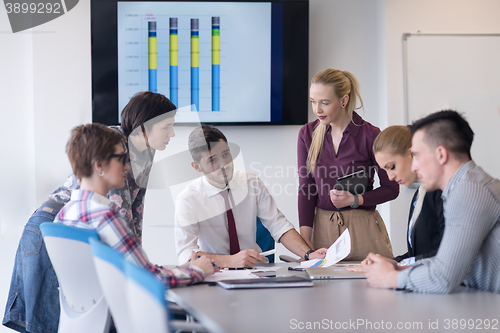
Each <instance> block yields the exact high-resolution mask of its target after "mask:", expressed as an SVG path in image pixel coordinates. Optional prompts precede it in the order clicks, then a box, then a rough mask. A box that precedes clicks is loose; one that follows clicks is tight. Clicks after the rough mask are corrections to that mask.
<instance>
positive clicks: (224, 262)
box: [197, 250, 266, 268]
mask: <svg viewBox="0 0 500 333" xmlns="http://www.w3.org/2000/svg"><path fill="white" fill-rule="evenodd" d="M197 254H198V255H199V256H206V257H208V258H209V259H212V260H213V261H214V263H215V264H216V265H217V266H219V267H221V268H225V267H247V268H251V267H253V266H255V264H257V262H259V261H261V262H266V258H265V257H263V256H261V255H260V254H259V252H257V251H255V250H242V251H240V252H238V253H236V254H233V255H229V254H226V255H225V254H212V253H206V252H202V251H199V252H198V253H197Z"/></svg>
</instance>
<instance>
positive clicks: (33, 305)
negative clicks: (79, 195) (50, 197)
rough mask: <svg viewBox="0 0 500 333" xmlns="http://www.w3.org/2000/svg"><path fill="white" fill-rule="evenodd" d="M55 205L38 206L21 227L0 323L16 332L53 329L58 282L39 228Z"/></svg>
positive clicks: (53, 212) (37, 332)
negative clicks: (22, 229)
mask: <svg viewBox="0 0 500 333" xmlns="http://www.w3.org/2000/svg"><path fill="white" fill-rule="evenodd" d="M57 213H58V209H57V210H56V209H53V208H51V207H49V206H47V205H45V204H44V205H42V206H41V207H40V208H38V209H37V210H36V211H35V212H34V213H33V215H31V218H30V219H29V220H28V223H26V226H25V227H24V232H23V235H22V236H21V241H20V242H19V247H18V248H17V253H16V260H15V264H14V272H13V273H12V280H11V282H10V290H9V297H8V299H7V306H6V307H5V315H4V318H3V321H2V324H3V325H5V326H7V327H9V328H11V329H13V330H16V331H19V332H32V333H57V327H58V325H59V312H60V309H59V289H58V287H59V285H58V283H57V277H56V274H55V272H54V268H53V267H52V263H51V262H50V259H49V256H48V254H47V250H46V248H45V243H44V242H43V238H42V234H41V232H40V224H41V223H44V222H53V221H54V218H55V217H56V215H57Z"/></svg>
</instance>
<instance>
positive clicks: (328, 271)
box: [306, 266, 366, 280]
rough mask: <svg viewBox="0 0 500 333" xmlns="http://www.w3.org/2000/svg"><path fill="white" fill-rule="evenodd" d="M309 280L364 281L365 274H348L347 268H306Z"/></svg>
mask: <svg viewBox="0 0 500 333" xmlns="http://www.w3.org/2000/svg"><path fill="white" fill-rule="evenodd" d="M306 272H307V274H309V277H310V278H311V280H336V279H366V276H365V273H360V272H349V271H347V267H338V266H330V267H313V268H306Z"/></svg>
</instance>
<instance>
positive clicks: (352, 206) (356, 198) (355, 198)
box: [351, 194, 359, 208]
mask: <svg viewBox="0 0 500 333" xmlns="http://www.w3.org/2000/svg"><path fill="white" fill-rule="evenodd" d="M358 207H359V201H358V195H357V194H355V195H354V202H353V203H352V204H351V208H358Z"/></svg>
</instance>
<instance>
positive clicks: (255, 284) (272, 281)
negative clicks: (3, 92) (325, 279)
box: [217, 276, 313, 289]
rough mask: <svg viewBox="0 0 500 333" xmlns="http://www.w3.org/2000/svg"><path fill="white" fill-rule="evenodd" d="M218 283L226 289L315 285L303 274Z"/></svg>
mask: <svg viewBox="0 0 500 333" xmlns="http://www.w3.org/2000/svg"><path fill="white" fill-rule="evenodd" d="M217 283H218V284H219V286H221V287H222V288H225V289H255V288H296V287H312V286H313V282H312V281H311V280H310V279H309V278H307V277H302V276H283V277H271V278H258V279H244V280H225V281H218V282H217Z"/></svg>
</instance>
